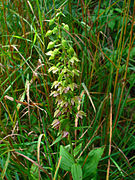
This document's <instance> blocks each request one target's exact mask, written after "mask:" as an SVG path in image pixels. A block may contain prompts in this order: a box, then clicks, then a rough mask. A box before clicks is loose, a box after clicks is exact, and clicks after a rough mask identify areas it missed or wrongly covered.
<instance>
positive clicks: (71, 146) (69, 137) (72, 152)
mask: <svg viewBox="0 0 135 180" xmlns="http://www.w3.org/2000/svg"><path fill="white" fill-rule="evenodd" d="M68 140H69V144H70V148H71V154H72V156H73V158H74V160H75V157H74V151H73V145H72V141H71V136H70V133H69V135H68Z"/></svg>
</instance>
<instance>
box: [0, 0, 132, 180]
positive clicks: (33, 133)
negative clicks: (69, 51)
mask: <svg viewBox="0 0 135 180" xmlns="http://www.w3.org/2000/svg"><path fill="white" fill-rule="evenodd" d="M58 9H59V10H62V12H63V14H64V15H65V17H61V18H60V22H59V23H60V24H61V23H65V24H68V25H69V27H70V31H69V32H68V31H64V32H63V34H62V36H63V38H64V39H67V40H68V42H69V43H71V42H72V43H71V45H72V47H73V48H74V50H75V52H76V54H77V57H78V59H79V60H80V62H79V65H77V66H75V67H74V68H76V69H78V70H79V71H80V72H81V73H80V76H79V77H76V78H75V82H76V84H78V85H79V86H78V87H79V88H78V90H76V91H75V95H77V96H81V104H80V107H79V108H80V110H82V111H84V112H85V113H86V117H85V116H84V117H83V119H80V118H79V120H78V123H77V124H75V120H74V118H73V117H75V115H76V113H77V112H74V114H73V116H72V117H71V124H70V137H71V141H69V138H66V137H65V138H62V139H61V138H60V135H61V134H60V132H59V131H58V130H56V129H54V128H52V125H51V124H52V122H53V121H54V112H55V110H56V104H55V98H54V97H52V96H50V94H51V86H52V83H53V82H54V81H55V80H57V75H55V74H53V73H48V69H49V68H50V67H51V66H52V64H53V63H56V62H51V61H49V58H48V56H47V55H46V52H47V51H48V50H47V46H48V43H49V42H50V40H49V38H48V37H46V36H45V35H46V32H47V31H48V30H49V22H48V21H49V20H51V19H52V18H54V17H55V15H56V13H57V10H58ZM134 17H135V0H129V1H126V0H124V1H120V0H117V1H101V0H99V1H96V0H95V1H90V0H85V1H83V0H80V1H78V0H75V1H71V0H69V1H64V0H61V1H60V0H53V1H50V0H42V1H41V0H31V1H23V0H22V1H21V0H18V1H9V0H6V1H4V0H2V1H1V2H0V178H1V179H7V180H12V179H29V180H32V179H35V180H37V179H54V180H55V179H61V180H62V179H70V178H71V177H72V175H71V173H70V172H68V171H64V170H63V169H62V168H61V167H62V165H61V164H62V159H61V158H60V147H61V145H63V146H64V147H66V150H67V151H69V153H71V149H70V148H71V147H70V146H69V144H70V145H71V144H72V145H73V151H74V158H75V161H77V162H78V163H79V164H80V165H81V167H82V171H83V174H85V172H84V171H85V169H87V166H88V160H89V157H88V154H89V153H90V152H91V151H92V150H95V149H96V148H101V147H104V148H105V149H104V153H103V155H102V158H101V159H100V161H99V164H98V168H97V177H96V178H97V179H113V180H114V179H135V170H134V162H135V157H134V150H135V137H134V129H135V125H134V120H135V34H134V32H135V18H134ZM52 38H53V37H52ZM53 40H54V39H51V41H53ZM58 137H59V138H60V139H61V140H60V141H59V139H57V138H58ZM55 140H56V141H55ZM53 143H54V144H53ZM72 145H71V146H72ZM76 151H77V152H78V153H77V152H76ZM61 153H63V152H61ZM65 153H66V152H65ZM101 154H102V153H101ZM99 156H100V155H99ZM91 163H92V162H91ZM67 166H68V163H67ZM79 167H80V166H77V168H79ZM88 167H89V166H88ZM83 179H87V178H83Z"/></svg>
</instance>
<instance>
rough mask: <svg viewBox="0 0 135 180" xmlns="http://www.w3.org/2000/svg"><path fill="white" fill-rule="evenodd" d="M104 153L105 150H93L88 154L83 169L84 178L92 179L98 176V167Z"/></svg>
mask: <svg viewBox="0 0 135 180" xmlns="http://www.w3.org/2000/svg"><path fill="white" fill-rule="evenodd" d="M103 152H104V148H103V147H102V148H98V149H93V150H92V151H90V152H89V154H88V159H87V161H86V163H85V165H84V167H83V178H84V179H86V178H87V179H92V178H95V176H96V174H97V166H98V163H99V160H100V158H101V156H102V154H103Z"/></svg>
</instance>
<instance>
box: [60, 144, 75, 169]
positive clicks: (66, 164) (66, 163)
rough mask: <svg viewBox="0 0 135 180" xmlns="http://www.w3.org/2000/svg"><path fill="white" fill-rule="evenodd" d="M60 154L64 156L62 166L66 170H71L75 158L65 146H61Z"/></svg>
mask: <svg viewBox="0 0 135 180" xmlns="http://www.w3.org/2000/svg"><path fill="white" fill-rule="evenodd" d="M60 156H61V157H62V159H61V164H60V167H61V168H62V169H64V170H65V171H71V167H72V165H73V164H74V159H73V157H72V155H71V154H70V153H69V152H68V151H67V150H66V149H65V147H63V146H60Z"/></svg>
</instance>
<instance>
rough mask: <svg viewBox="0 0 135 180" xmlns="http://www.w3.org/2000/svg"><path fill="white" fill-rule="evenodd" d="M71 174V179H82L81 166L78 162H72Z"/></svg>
mask: <svg viewBox="0 0 135 180" xmlns="http://www.w3.org/2000/svg"><path fill="white" fill-rule="evenodd" d="M71 174H72V177H73V180H81V179H82V168H81V166H80V164H73V165H72V167H71Z"/></svg>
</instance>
